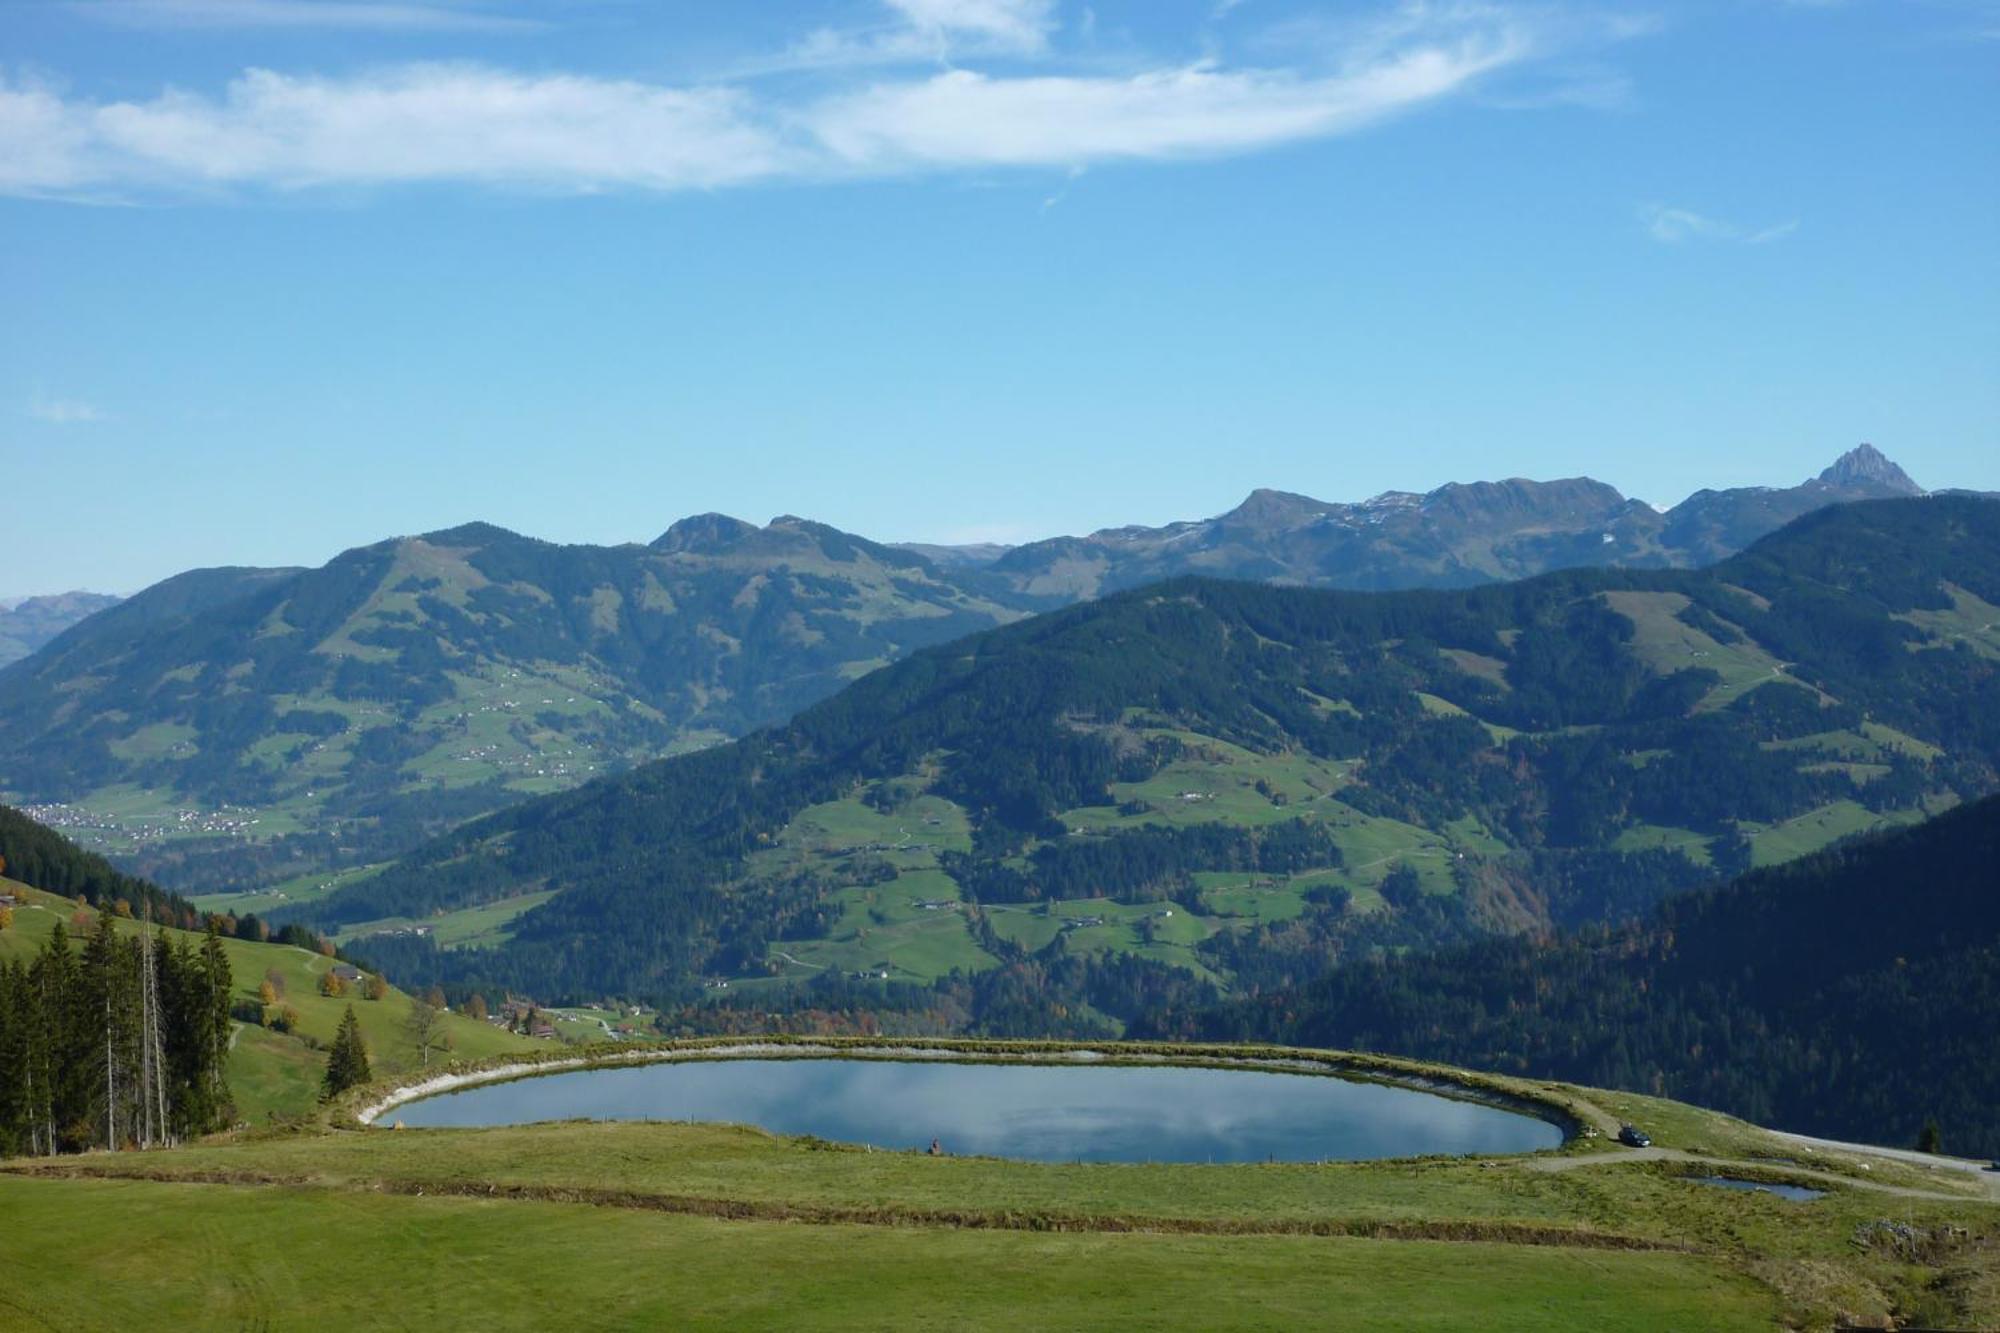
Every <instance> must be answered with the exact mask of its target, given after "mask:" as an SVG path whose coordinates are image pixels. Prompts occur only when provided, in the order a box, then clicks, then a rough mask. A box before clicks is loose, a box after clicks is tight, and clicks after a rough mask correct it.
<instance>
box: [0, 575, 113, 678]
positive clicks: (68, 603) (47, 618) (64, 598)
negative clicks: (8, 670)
mask: <svg viewBox="0 0 2000 1333" xmlns="http://www.w3.org/2000/svg"><path fill="white" fill-rule="evenodd" d="M118 600H119V599H118V598H116V597H113V596H111V595H109V594H108V593H101V592H63V593H56V594H54V595H52V596H47V597H17V598H13V599H11V600H9V601H4V602H0V667H4V666H6V665H7V664H8V663H9V662H18V661H20V660H21V659H22V658H24V657H26V656H27V655H28V654H29V653H32V652H34V651H35V650H36V649H38V648H40V647H41V646H42V645H43V644H45V643H47V642H49V640H51V639H53V638H55V637H56V636H57V635H58V634H61V633H62V632H63V631H64V630H66V629H68V628H69V627H70V626H71V625H74V624H76V623H77V622H78V621H79V620H83V619H85V618H86V617H88V616H94V615H96V614H97V613H98V612H99V611H102V610H104V609H105V608H106V607H110V606H116V605H117V604H118Z"/></svg>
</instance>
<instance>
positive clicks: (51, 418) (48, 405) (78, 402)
mask: <svg viewBox="0 0 2000 1333" xmlns="http://www.w3.org/2000/svg"><path fill="white" fill-rule="evenodd" d="M28 415H29V416H30V417H32V418H33V419H34V420H36V421H41V422H46V423H47V424H49V425H51V426H82V425H88V424H89V423H91V422H93V421H102V420H104V413H103V412H101V411H99V410H98V409H97V408H96V407H95V406H93V405H92V404H90V403H86V402H84V401H83V400H82V399H79V398H36V399H33V400H32V401H31V402H29V404H28Z"/></svg>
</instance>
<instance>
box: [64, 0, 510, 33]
mask: <svg viewBox="0 0 2000 1333" xmlns="http://www.w3.org/2000/svg"><path fill="white" fill-rule="evenodd" d="M69 8H70V9H71V10H73V11H75V12H78V13H81V14H85V15H88V16H89V17H91V18H94V19H97V20H99V21H101V22H105V23H114V24H117V25H119V26H121V27H131V28H317V29H348V30H358V31H370V32H398V31H401V32H525V31H532V30H534V29H538V28H541V27H543V26H544V25H543V24H542V23H541V22H540V21H538V20H535V19H526V18H518V17H514V16H511V15H505V14H495V13H490V12H482V11H481V10H480V9H479V8H478V7H476V6H473V5H469V4H443V3H385V2H381V0H71V3H70V5H69Z"/></svg>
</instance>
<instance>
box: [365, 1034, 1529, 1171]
mask: <svg viewBox="0 0 2000 1333" xmlns="http://www.w3.org/2000/svg"><path fill="white" fill-rule="evenodd" d="M578 1118H587V1119H593V1120H708V1121H727V1122H731V1123H738V1124H751V1125H758V1126H761V1127H763V1128H764V1129H768V1130H771V1131H773V1132H774V1133H778V1134H816V1135H818V1136H819V1137H821V1138H824V1139H835V1140H839V1141H841V1142H846V1143H866V1144H872V1145H874V1146H876V1147H878V1148H924V1147H928V1146H929V1144H930V1142H931V1140H932V1139H934V1138H935V1139H937V1140H939V1141H940V1142H941V1143H942V1145H943V1147H944V1150H945V1151H946V1152H950V1153H964V1154H985V1155H990V1156H994V1157H1016V1158H1023V1159H1027V1160H1030V1161H1042V1162H1074V1161H1081V1162H1261V1161H1264V1160H1266V1159H1276V1160H1279V1161H1320V1160H1324V1159H1343V1160H1363V1159H1372V1158H1380V1157H1408V1156H1416V1155H1419V1154H1426V1153H1513V1152H1530V1151H1533V1150H1535V1149H1537V1148H1552V1147H1555V1146H1556V1145H1557V1144H1559V1143H1560V1142H1562V1132H1561V1131H1560V1130H1559V1129H1557V1128H1556V1126H1554V1125H1552V1124H1549V1123H1548V1122H1546V1121H1542V1120H1537V1119H1534V1118H1533V1117H1531V1116H1525V1115H1517V1114H1515V1113H1513V1112H1511V1111H1502V1110H1498V1109H1496V1108H1494V1107H1490V1106H1481V1105H1478V1104H1476V1103H1472V1102H1460V1101H1453V1100H1451V1099H1450V1098H1446V1097H1438V1096H1433V1095H1432V1094H1430V1093H1426V1092H1416V1091H1413V1090H1411V1089H1408V1088H1394V1087H1385V1086H1383V1085H1381V1084H1375V1083H1354V1082H1349V1081H1347V1080H1344V1079H1339V1078H1331V1077H1326V1076H1319V1075H1301V1074H1281V1073H1269V1072H1263V1071H1256V1070H1236V1069H1196V1068H1187V1067H1181V1066H1164V1065H1162V1066H1131V1065H1026V1064H995V1065H986V1064H958V1063H949V1062H942V1061H940V1062H929V1063H919V1062H914V1061H894V1060H851V1059H850V1060H841V1059H808V1058H797V1057H794V1058H790V1059H774V1060H755V1059H751V1060H714V1061H683V1062H675V1063H664V1064H655V1065H641V1066H636V1067H631V1068H623V1069H587V1070H576V1071H572V1072H570V1073H565V1074H551V1075H547V1076H544V1077H541V1078H529V1079H519V1080H516V1081H515V1082H512V1083H497V1084H492V1085H489V1086H487V1087H482V1088H468V1089H466V1090H465V1091H463V1092H454V1093H448V1094H446V1095H444V1096H440V1097H432V1098H428V1099H426V1100H424V1101H419V1102H411V1103H410V1104H408V1105H407V1106H402V1107H398V1108H397V1109H395V1110H393V1111H391V1112H389V1113H388V1114H387V1115H386V1116H384V1117H383V1121H384V1123H394V1122H395V1121H397V1120H401V1121H402V1122H403V1123H404V1124H406V1125H410V1126H413V1127H414V1126H419V1125H425V1126H436V1125H459V1126H470V1125H520V1124H528V1123H531V1122H533V1121H537V1120H569V1119H578Z"/></svg>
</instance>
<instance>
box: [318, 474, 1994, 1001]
mask: <svg viewBox="0 0 2000 1333" xmlns="http://www.w3.org/2000/svg"><path fill="white" fill-rule="evenodd" d="M1996 786H2000V505H1995V504H1993V503H1991V502H1989V501H1983V500H1973V499H1955V498H1932V499H1925V500H1901V501H1876V502H1865V503H1859V504H1851V505H1842V506H1837V507H1833V508H1829V509H1824V510H1821V511H1818V512H1816V513H1813V514H1811V515H1808V516H1807V517H1806V518H1803V519H1800V520H1796V521H1795V522H1793V523H1792V524H1790V525H1789V526H1787V527H1786V528H1784V529H1783V530H1781V531H1780V532H1778V533H1776V534H1774V535H1772V536H1771V537H1768V538H1766V539H1764V540H1762V541H1760V542H1759V543H1757V544H1756V545H1755V546H1753V547H1752V548H1751V549H1749V550H1748V551H1746V552H1743V553H1741V554H1739V555H1737V556H1734V557H1732V558H1730V559H1729V560H1726V561H1723V562H1721V563H1720V564H1718V565H1715V566H1713V567H1711V568H1709V569H1706V570H1700V571H1682V570H1570V571H1562V572H1557V573H1553V574H1547V575H1542V576H1539V577H1536V578H1533V579H1529V580H1524V581H1519V582H1513V583H1504V584H1486V585H1481V586H1479V587H1476V588H1470V589H1462V590H1412V591H1403V592H1395V593H1351V592H1330V591H1320V590H1307V589H1294V588H1282V587H1273V586H1269V585H1258V584H1254V583H1248V582H1241V581H1221V580H1211V579H1200V578H1183V579H1178V580H1173V581H1170V582H1166V583H1162V584H1155V585H1150V586H1148V587H1146V588H1143V589H1139V590H1135V591H1132V592H1126V593H1119V594H1114V595H1112V596H1109V597H1106V598H1104V599H1101V600H1098V601H1095V602H1091V603H1086V604H1083V605H1079V606H1075V607H1071V608H1068V609H1065V610H1061V611H1057V612H1052V613H1049V614H1046V615H1043V616H1039V617H1036V618H1034V619H1032V620H1028V621H1025V622H1022V623H1019V624H1014V625H1010V626H1005V627H1002V628H999V629H995V630H990V631H987V632H985V633H982V634H979V635H977V636H974V637H972V638H969V639H964V640H960V641H957V642H953V643H950V644H946V645H941V646H938V647H932V648H926V649H922V650H919V651H917V652H916V653H914V654H912V655H910V656H908V657H906V658H904V659H903V660H901V661H899V662H897V663H895V664H893V665H891V666H888V667H886V668H883V669H881V670H878V671H875V672H873V673H871V674H869V675H868V676H866V677H864V678H863V679H861V680H859V681H856V682H855V683H854V684H852V685H850V686H849V687H847V688H846V689H845V690H843V691H841V692H840V693H839V694H838V695H836V696H834V697H833V698H831V699H829V700H827V701H825V702H823V703H820V704H817V705H815V706H813V707H811V708H808V709H806V710H805V711H804V712H802V713H800V714H799V715H798V716H797V717H796V718H794V719H793V720H792V721H791V722H789V723H787V724H786V725H784V726H781V727H776V728H772V729H768V730H764V731H760V732H757V733H755V734H753V735H751V736H749V737H747V738H745V739H743V740H741V741H738V742H735V743H732V744H729V745H724V746H718V747H713V748H710V749H707V750H704V751H701V752H698V753H694V754H687V755H682V756H679V757H677V758H672V759H668V760H664V761H661V762H657V763H653V764H648V765H644V766H641V767H639V768H637V769H635V770H633V771H632V772H630V773H626V774H621V775H615V776H611V777H607V778H602V779H598V780H596V781H593V782H590V783H588V784H587V785H585V786H583V787H582V788H580V789H578V790H575V791H570V792H565V793H561V794H558V795H552V796H549V797H544V798H539V799H535V800H530V801H527V802H524V803H521V804H518V805H515V806H512V807H510V808H508V809H506V810H503V811H500V812H499V813H497V814H494V815H492V816H489V817H487V818H485V819H481V820H478V821H475V822H473V823H470V824H468V825H466V826H464V827H462V828H460V829H458V830H456V831H454V832H453V833H451V834H449V835H447V836H445V837H444V838H442V839H440V840H438V841H436V842H434V843H432V844H430V845H428V846H426V847H424V848H422V849H420V850H418V851H417V852H415V853H413V854H411V855H409V856H408V857H405V858H403V859H401V860H399V861H398V862H396V863H395V864H393V865H391V866H389V867H388V868H386V869H385V870H383V871H381V872H380V873H379V874H376V875H374V876H373V877H370V878H367V879H365V880H362V881H360V882H358V883H352V884H348V885H346V886H343V887H339V888H337V889H335V890H334V891H332V892H331V893H329V894H328V895H326V896H325V897H322V898H320V899H319V900H317V901H315V902H311V903H307V904H301V905H298V906H296V907H294V908H292V909H290V910H289V911H287V912H284V913H281V919H286V920H289V919H301V918H302V919H306V920H309V921H311V922H313V923H315V924H317V925H320V926H322V927H325V928H329V929H334V930H337V931H339V932H341V933H342V935H343V937H345V938H348V939H350V940H352V941H353V942H354V944H355V946H356V947H359V948H362V949H365V950H367V951H368V952H369V956H371V957H373V958H376V959H377V960H378V961H380V962H382V963H383V965H384V966H387V967H389V968H390V970H391V971H392V972H394V973H396V974H397V975H414V976H423V977H438V978H441V979H446V980H450V981H453V982H456V983H460V984H467V985H471V984H474V983H477V984H480V985H484V986H489V987H496V986H497V987H515V988H523V989H546V990H550V991H553V992H555V993H558V994H569V993H575V992H586V993H596V992H597V991H599V990H608V991H610V992H612V993H634V994H641V995H645V996H648V997H651V998H655V999H658V1000H660V1001H662V1002H667V1003H673V1002H680V1003H691V1002H693V1001H694V1000H695V999H697V998H699V997H701V996H702V994H703V987H704V982H706V985H707V986H708V987H711V988H714V987H719V986H721V985H722V984H723V983H725V982H726V983H727V985H728V987H729V996H728V998H727V1000H725V1001H724V1002H723V1003H724V1006H725V1007H728V1006H729V1005H753V1006H754V1005H756V1004H759V1003H775V1001H773V1000H772V999H771V996H772V994H773V992H774V990H776V991H779V992H783V991H784V990H785V989H786V988H795V989H796V988H802V990H801V993H803V994H808V995H810V996H813V997H816V998H813V999H811V1000H810V1001H809V1002H810V1003H811V1004H813V1005H815V1006H836V1007H837V1006H839V1005H851V1004H853V1003H856V1002H857V1001H856V1000H855V999H854V997H853V995H852V994H851V993H850V990H843V989H841V988H842V987H847V986H850V983H854V984H863V985H867V986H871V987H877V988H878V989H877V991H875V992H871V994H870V996H869V998H868V1000H867V1002H868V1004H869V1005H870V1006H871V1007H872V1008H874V1009H877V1010H887V1011H893V1012H896V1013H901V1014H904V1015H906V1016H914V1017H909V1019H908V1021H911V1022H933V1023H939V1024H943V1025H946V1026H950V1025H951V1024H954V1023H956V1024H958V1025H959V1028H958V1029H956V1030H964V1029H965V1028H967V1027H969V1028H971V1029H973V1030H978V1029H979V1028H980V1027H981V1025H990V1030H993V1031H1004V1032H1007V1033H1010V1034H1012V1035H1026V1034H1029V1033H1032V1032H1033V1031H1035V1030H1037V1029H1038V1028H1048V1027H1057V1028H1060V1027H1067V1028H1069V1029H1072V1030H1073V1029H1075V1028H1078V1027H1081V1028H1083V1029H1084V1030H1087V1031H1088V1030H1100V1031H1101V1030H1109V1031H1116V1030H1117V1025H1118V1024H1119V1023H1120V1022H1123V1021H1127V1020H1129V1019H1131V1018H1133V1017H1135V1016H1136V1015H1139V1014H1142V1013H1146V1012H1155V1011H1157V1010H1158V1009H1159V1008H1160V1007H1161V1006H1162V1005H1169V1006H1171V1005H1174V1004H1180V1005H1193V1004H1196V1003H1198V1002H1199V1001H1201V1000H1202V999H1203V998H1206V999H1208V1000H1210V1001H1212V1000H1213V999H1215V998H1217V997H1219V996H1222V995H1254V994H1257V993H1260V992H1263V991H1268V990H1271V989H1275V988H1281V987H1284V986H1289V985H1296V984H1299V983H1301V982H1303V981H1305V980H1307V979H1309V978H1310V977H1313V976H1316V975H1318V974H1319V973H1321V972H1322V971H1324V970H1325V969H1326V968H1328V967H1329V966H1332V965H1334V964H1337V963H1340V962H1342V961H1345V960H1350V959H1353V958H1357V957H1359V958H1366V957H1370V956H1375V955H1378V954H1381V953H1384V952H1398V951H1403V950H1407V949H1411V948H1428V947H1436V946H1439V945H1443V944H1449V943H1451V942H1453V941H1463V940H1469V939H1476V938H1478V937H1480V936H1482V935H1485V934H1489V933H1492V932H1496V931H1497V932H1503V933H1504V932H1520V931H1546V930H1550V929H1561V928H1573V927H1577V926H1582V925H1587V924H1590V923H1596V922H1616V921H1621V920H1625V919H1629V918H1631V917H1633V916H1636V915H1639V914H1642V913H1644V912H1646V911H1648V910H1650V909H1651V908H1652V907H1653V906H1654V905H1655V904H1656V903H1658V902H1659V901H1661V900H1663V899H1665V898H1667V897H1669V896H1670V895H1672V894H1675V893H1679V892H1683V891H1686V890H1689V889H1693V888H1696V887H1699V886H1700V885H1702V884H1704V883H1707V882H1709V881H1711V880H1713V879H1715V878H1717V877H1718V876H1724V875H1729V874H1735V873H1739V872H1741V871H1744V870H1748V869H1750V868H1752V867H1754V866H1762V865H1768V864H1776V863H1781V862H1784V861H1787V860H1790V859H1793V858H1795V857H1797V856H1800V855H1802V854H1806V853H1809V852H1812V851H1814V850H1817V849H1818V848H1820V847H1823V846H1826V845H1828V844H1830V843H1832V842H1835V841H1838V840H1839V839H1841V838H1843V837H1847V836H1850V835H1852V834H1856V833H1860V832H1864V831H1866V830H1869V829H1872V828H1880V827H1885V826H1888V825H1893V824H1897V823H1908V822H1915V821H1919V820H1922V819H1924V818H1926V817H1927V816H1929V815H1932V814H1934V813H1936V812H1938V811H1940V810H1943V809H1948V808H1950V807H1951V806H1952V805H1954V804H1956V803H1958V802H1960V801H1964V800H1970V799H1975V798H1978V797H1980V796H1983V795H1985V794H1986V793H1988V792H1990V791H1992V790H1993V789H1994V788H1995V787H1996ZM468 916H470V917H474V918H476V919H477V920H478V921H480V922H481V923H483V927H484V928H485V929H486V930H487V932H488V934H487V936H486V938H485V939H483V940H482V941H481V943H482V944H483V945H485V946H487V947H482V948H442V947H440V944H439V942H440V941H441V940H443V941H447V942H449V940H450V937H451V936H452V935H454V934H455V933H456V932H457V931H458V930H459V928H460V927H459V925H458V923H459V922H461V921H463V920H466V919H467V918H468ZM496 923H497V924H496ZM884 983H886V988H885V987H884ZM829 986H831V987H832V989H830V990H829V989H828V987H829ZM898 987H900V989H897V988H898ZM787 1003H793V1004H799V1003H808V1001H805V1000H799V999H798V998H797V997H796V996H794V998H793V999H792V1000H791V1001H787ZM780 1007H782V1006H780ZM1058 1011H1060V1012H1058ZM954 1015H955V1017H952V1016H954ZM1093 1024H1102V1025H1103V1027H1101V1028H1096V1029H1093V1027H1092V1025H1093Z"/></svg>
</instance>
